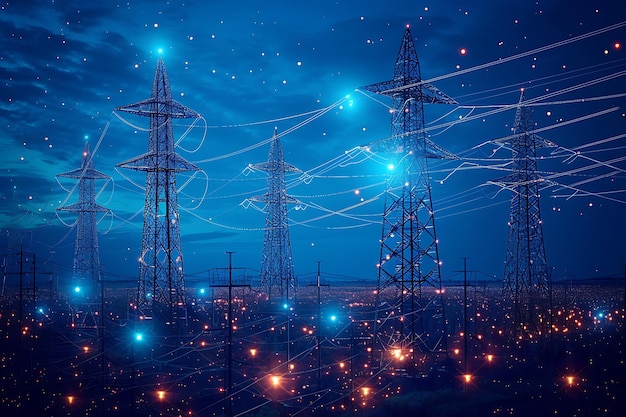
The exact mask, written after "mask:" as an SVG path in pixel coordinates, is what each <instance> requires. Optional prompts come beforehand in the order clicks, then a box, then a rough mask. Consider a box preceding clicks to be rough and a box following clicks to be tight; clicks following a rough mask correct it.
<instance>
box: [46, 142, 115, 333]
mask: <svg viewBox="0 0 626 417" xmlns="http://www.w3.org/2000/svg"><path fill="white" fill-rule="evenodd" d="M57 176H58V177H63V178H72V179H75V180H77V184H76V188H77V189H78V201H77V202H76V203H74V204H69V205H66V206H63V207H59V208H57V210H60V211H67V212H72V213H76V214H77V216H78V217H77V219H76V223H75V225H76V245H75V247H74V263H73V265H72V288H73V289H72V291H73V294H72V297H70V299H71V306H72V310H73V312H72V324H73V325H74V326H77V327H97V326H98V323H99V320H97V319H96V316H95V314H96V311H98V304H99V301H100V299H99V297H100V293H101V291H99V285H102V276H101V273H102V271H101V266H100V253H99V249H98V230H97V224H98V218H97V217H98V215H99V213H106V212H108V211H109V210H108V209H107V208H105V207H103V206H101V205H99V204H97V203H96V192H95V181H96V180H109V179H110V178H111V177H109V176H108V175H106V174H103V173H102V172H100V171H97V170H96V169H94V166H93V159H92V155H91V152H90V151H89V143H87V142H85V147H84V149H83V155H82V162H81V166H80V168H77V169H74V170H72V171H68V172H64V173H62V174H58V175H57Z"/></svg>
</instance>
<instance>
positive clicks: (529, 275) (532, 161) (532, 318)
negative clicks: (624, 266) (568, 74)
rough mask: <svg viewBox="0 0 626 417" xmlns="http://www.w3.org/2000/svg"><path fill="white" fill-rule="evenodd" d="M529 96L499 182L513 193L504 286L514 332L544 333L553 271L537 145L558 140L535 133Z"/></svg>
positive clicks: (507, 141)
mask: <svg viewBox="0 0 626 417" xmlns="http://www.w3.org/2000/svg"><path fill="white" fill-rule="evenodd" d="M523 99H524V91H523V90H522V92H521V94H520V99H519V103H518V105H517V111H516V113H515V123H514V125H513V129H512V130H513V134H512V135H511V136H510V137H509V138H507V139H505V141H504V143H505V144H506V145H508V146H509V147H510V148H511V151H512V153H513V156H512V163H511V171H512V172H511V174H510V175H509V176H507V177H506V178H504V179H503V180H501V181H500V182H496V183H497V184H498V185H500V186H502V187H505V188H507V189H509V190H511V192H512V194H513V195H512V198H511V211H510V216H509V223H508V225H509V237H508V243H507V251H506V259H505V264H504V287H503V292H504V297H505V300H508V301H510V302H511V303H512V305H511V307H512V308H511V311H510V314H511V317H510V319H511V320H512V332H513V333H514V334H515V335H518V336H519V335H521V334H529V333H535V334H537V333H541V332H542V331H545V330H546V326H547V324H548V323H549V317H548V306H549V304H548V295H549V294H548V290H549V271H548V263H547V260H546V251H545V246H544V241H543V230H542V223H541V212H540V209H539V195H540V189H541V185H542V182H543V179H542V178H541V177H540V175H539V174H538V173H537V149H538V148H543V147H553V146H555V145H554V143H552V142H550V141H547V140H545V139H542V138H541V137H539V136H537V135H535V134H534V133H533V122H532V119H531V114H530V109H529V108H528V107H527V106H524V104H523ZM501 143H502V142H501Z"/></svg>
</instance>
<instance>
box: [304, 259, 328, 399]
mask: <svg viewBox="0 0 626 417" xmlns="http://www.w3.org/2000/svg"><path fill="white" fill-rule="evenodd" d="M313 285H315V286H316V287H317V390H318V391H321V390H322V302H321V287H322V286H325V287H328V286H329V285H328V284H322V283H321V274H320V261H317V283H316V284H313ZM307 286H308V287H311V286H312V285H307Z"/></svg>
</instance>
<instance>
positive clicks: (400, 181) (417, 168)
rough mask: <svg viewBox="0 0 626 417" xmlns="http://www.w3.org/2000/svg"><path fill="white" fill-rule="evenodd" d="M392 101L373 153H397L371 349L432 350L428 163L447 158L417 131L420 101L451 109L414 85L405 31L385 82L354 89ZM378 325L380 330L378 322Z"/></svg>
mask: <svg viewBox="0 0 626 417" xmlns="http://www.w3.org/2000/svg"><path fill="white" fill-rule="evenodd" d="M362 89H365V90H367V91H370V92H373V93H377V94H383V95H386V96H389V97H391V98H392V101H393V104H392V112H391V136H390V138H389V139H387V140H385V141H383V143H381V144H380V146H381V150H382V151H386V152H393V153H396V154H398V155H399V162H398V163H397V164H396V167H395V172H397V174H396V175H394V176H393V177H391V178H390V179H389V183H388V185H387V193H386V199H385V208H384V212H383V219H382V222H383V230H382V238H381V250H380V263H379V264H378V298H379V301H378V308H377V311H376V315H377V317H376V320H375V326H376V327H375V330H374V346H375V348H376V346H377V344H378V343H380V345H381V348H382V349H383V350H385V349H393V350H394V352H396V355H397V354H398V349H401V351H402V352H413V353H415V351H416V350H419V351H422V352H433V351H437V350H440V349H441V348H442V345H441V342H442V340H443V336H444V323H443V310H442V304H441V277H440V262H439V254H438V248H437V245H438V242H437V237H436V233H435V216H434V212H433V206H432V201H431V188H430V179H429V173H428V163H427V159H428V158H455V157H454V155H452V154H450V153H449V152H447V151H445V150H443V149H442V148H440V147H439V146H437V145H435V144H434V143H433V142H431V141H430V140H429V139H428V138H427V137H426V134H425V132H424V103H441V104H456V101H455V100H454V99H452V98H450V97H448V96H447V95H445V94H444V93H442V92H441V91H439V90H438V89H437V88H435V87H434V86H432V85H431V84H428V83H425V82H423V81H422V77H421V72H420V65H419V61H418V58H417V52H416V50H415V46H414V44H413V38H412V36H411V32H410V30H409V29H408V28H407V29H406V31H405V33H404V38H403V40H402V45H401V46H400V51H399V52H398V57H397V59H396V63H395V68H394V74H393V79H392V80H390V81H385V82H381V83H378V84H373V85H370V86H366V87H362ZM379 323H380V324H379Z"/></svg>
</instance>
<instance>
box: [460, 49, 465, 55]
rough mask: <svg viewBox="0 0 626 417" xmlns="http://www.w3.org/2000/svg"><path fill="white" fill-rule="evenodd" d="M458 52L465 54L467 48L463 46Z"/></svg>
mask: <svg viewBox="0 0 626 417" xmlns="http://www.w3.org/2000/svg"><path fill="white" fill-rule="evenodd" d="M459 53H460V54H461V55H465V54H466V53H467V49H465V48H461V49H460V50H459Z"/></svg>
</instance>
